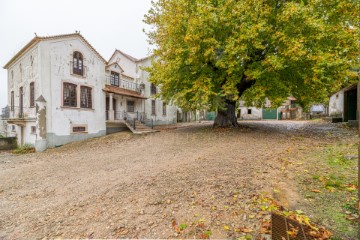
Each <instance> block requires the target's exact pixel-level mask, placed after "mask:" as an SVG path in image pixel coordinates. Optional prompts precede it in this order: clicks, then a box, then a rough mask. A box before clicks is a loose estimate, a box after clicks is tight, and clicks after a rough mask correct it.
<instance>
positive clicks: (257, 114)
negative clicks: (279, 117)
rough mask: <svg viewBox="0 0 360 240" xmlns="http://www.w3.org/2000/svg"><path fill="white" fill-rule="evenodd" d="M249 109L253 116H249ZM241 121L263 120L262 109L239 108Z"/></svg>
mask: <svg viewBox="0 0 360 240" xmlns="http://www.w3.org/2000/svg"><path fill="white" fill-rule="evenodd" d="M248 109H251V114H248ZM239 110H240V111H241V113H240V119H242V120H259V119H262V109H261V108H256V107H239Z"/></svg>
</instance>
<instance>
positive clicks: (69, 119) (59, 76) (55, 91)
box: [41, 37, 106, 136]
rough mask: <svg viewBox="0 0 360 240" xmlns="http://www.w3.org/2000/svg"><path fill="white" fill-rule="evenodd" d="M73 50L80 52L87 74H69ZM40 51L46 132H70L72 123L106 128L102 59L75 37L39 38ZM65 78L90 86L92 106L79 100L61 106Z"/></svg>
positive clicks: (98, 129) (94, 130)
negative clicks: (82, 105) (81, 104)
mask: <svg viewBox="0 0 360 240" xmlns="http://www.w3.org/2000/svg"><path fill="white" fill-rule="evenodd" d="M74 51H79V52H81V53H82V54H83V58H84V65H85V66H86V77H81V76H77V75H74V74H71V68H72V66H71V64H70V62H71V61H72V60H73V52H74ZM41 53H42V54H44V55H43V59H42V67H43V68H42V71H41V79H43V81H42V83H43V91H44V94H43V95H44V97H45V100H46V101H47V104H46V105H47V132H48V133H51V134H55V135H58V136H64V135H71V134H72V133H71V132H72V131H71V127H72V125H79V124H80V125H86V126H87V127H88V134H97V133H99V132H101V131H105V130H106V126H105V93H104V92H103V90H102V87H103V81H104V76H105V63H104V62H103V61H101V59H100V58H99V57H98V56H97V55H96V54H95V53H94V52H93V51H92V50H91V49H90V48H89V47H88V46H87V45H86V44H85V43H83V42H82V40H81V39H80V38H77V37H74V38H72V39H62V40H52V41H45V42H42V43H41ZM64 82H69V83H73V84H76V85H78V86H81V85H82V86H88V87H91V88H92V97H93V99H92V105H93V106H92V109H81V108H80V106H79V105H80V103H79V101H78V107H77V108H69V107H63V102H62V96H63V92H62V88H63V83H64ZM46 90H48V91H46ZM49 93H50V94H49ZM79 93H80V88H78V94H79Z"/></svg>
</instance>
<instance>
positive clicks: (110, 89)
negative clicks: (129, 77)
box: [103, 85, 147, 99]
mask: <svg viewBox="0 0 360 240" xmlns="http://www.w3.org/2000/svg"><path fill="white" fill-rule="evenodd" d="M103 90H104V91H105V92H109V93H115V94H120V95H124V96H129V97H134V98H140V99H147V98H146V97H144V96H141V95H140V93H138V92H135V91H131V90H128V89H124V88H119V87H114V86H110V85H105V88H104V89H103Z"/></svg>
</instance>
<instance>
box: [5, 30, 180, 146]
mask: <svg viewBox="0 0 360 240" xmlns="http://www.w3.org/2000/svg"><path fill="white" fill-rule="evenodd" d="M149 64H151V59H150V58H144V59H135V58H133V57H131V56H129V55H127V54H125V53H123V52H121V51H119V50H116V51H115V53H114V54H113V56H112V57H111V58H110V60H109V61H106V60H105V59H104V58H103V57H102V56H101V55H100V54H99V53H98V52H97V51H96V50H95V48H94V47H93V46H92V45H91V44H90V43H89V42H88V41H87V40H86V39H85V38H84V37H83V36H82V35H81V34H80V33H77V32H76V33H73V34H64V35H56V36H48V37H39V36H35V37H34V38H33V39H32V40H31V41H30V42H29V43H28V44H26V45H25V46H24V47H23V48H22V49H21V50H20V51H19V52H18V53H17V54H16V55H15V56H14V57H13V58H12V59H10V61H9V62H8V63H6V65H5V66H4V68H5V69H7V71H8V105H9V107H10V112H9V119H8V120H7V123H8V124H9V125H10V128H11V129H12V132H14V133H15V135H16V136H17V138H18V145H19V146H21V145H23V144H25V143H28V144H32V145H34V146H35V148H36V150H37V151H42V150H44V149H46V148H48V147H55V146H58V145H62V144H66V143H69V142H73V141H78V140H84V139H88V138H92V137H98V136H103V135H105V134H106V133H107V130H109V129H110V130H111V131H110V132H113V131H120V130H122V129H123V128H125V127H127V128H130V129H131V130H134V129H135V125H129V121H130V120H134V124H135V121H138V122H136V124H137V125H138V126H139V129H140V127H141V126H140V125H141V123H140V122H139V120H141V121H143V122H147V123H148V124H154V125H156V124H163V123H170V122H171V123H172V122H176V110H174V109H173V108H174V107H173V106H172V105H170V104H165V103H163V102H162V101H161V100H157V99H154V98H153V97H152V95H151V93H152V91H153V90H154V89H156V90H158V89H157V88H155V87H154V86H151V85H150V83H149V82H148V81H147V77H148V75H147V73H145V72H143V70H141V68H140V67H141V66H148V65H149ZM154 101H155V104H154ZM111 124H114V126H115V129H114V128H111V127H112V126H111ZM144 128H145V127H144Z"/></svg>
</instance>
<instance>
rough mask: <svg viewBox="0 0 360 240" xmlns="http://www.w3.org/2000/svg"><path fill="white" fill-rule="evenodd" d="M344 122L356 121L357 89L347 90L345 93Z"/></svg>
mask: <svg viewBox="0 0 360 240" xmlns="http://www.w3.org/2000/svg"><path fill="white" fill-rule="evenodd" d="M344 103H345V108H344V122H347V121H349V120H356V110H357V89H352V90H349V91H347V92H346V93H345V101H344Z"/></svg>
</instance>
